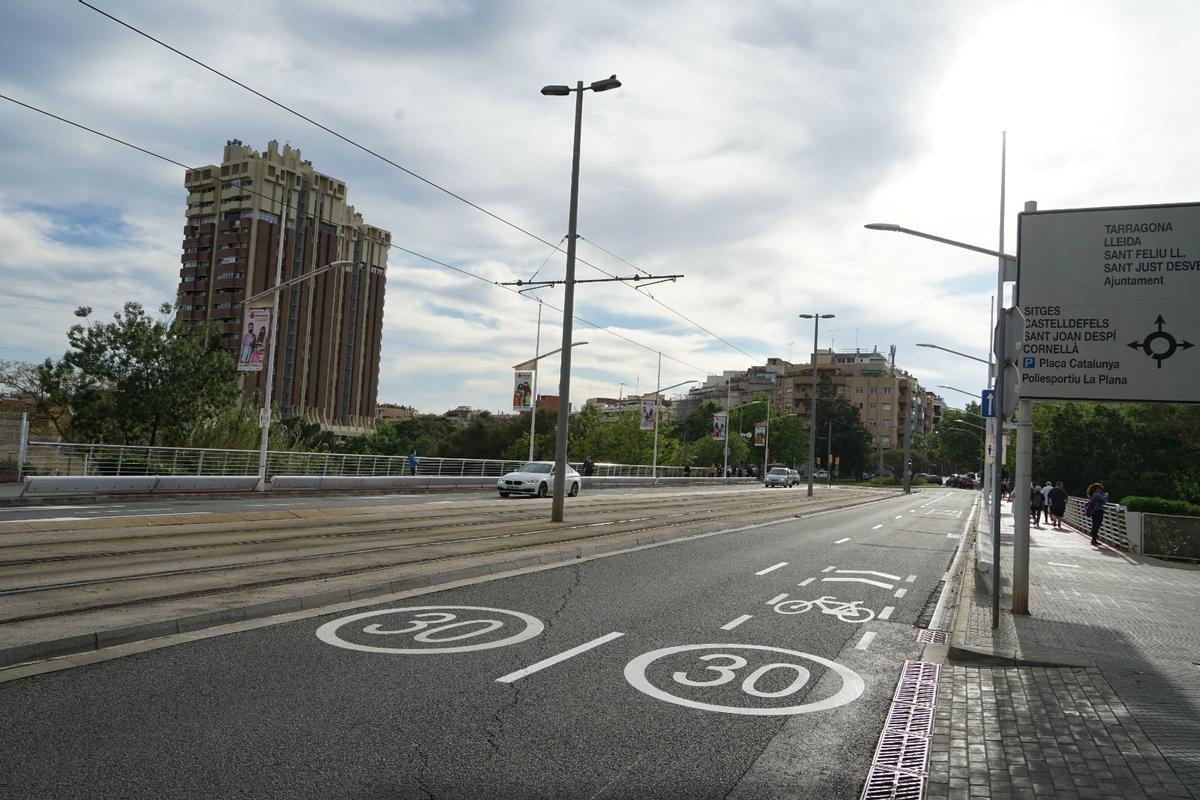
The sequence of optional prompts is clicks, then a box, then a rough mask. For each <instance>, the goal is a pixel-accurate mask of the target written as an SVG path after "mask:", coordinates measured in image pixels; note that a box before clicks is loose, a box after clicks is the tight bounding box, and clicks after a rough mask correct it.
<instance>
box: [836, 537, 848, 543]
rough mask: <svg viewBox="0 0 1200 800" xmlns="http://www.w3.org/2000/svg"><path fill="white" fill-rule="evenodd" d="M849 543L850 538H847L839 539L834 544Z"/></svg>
mask: <svg viewBox="0 0 1200 800" xmlns="http://www.w3.org/2000/svg"><path fill="white" fill-rule="evenodd" d="M848 541H850V537H849V536H847V537H846V538H845V539H838V540H837V541H836V542H834V544H845V543H846V542H848Z"/></svg>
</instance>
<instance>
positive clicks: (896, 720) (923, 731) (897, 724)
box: [884, 703, 933, 736]
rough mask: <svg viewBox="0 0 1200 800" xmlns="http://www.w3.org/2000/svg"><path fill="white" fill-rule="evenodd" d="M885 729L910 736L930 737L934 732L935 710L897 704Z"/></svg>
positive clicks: (889, 713)
mask: <svg viewBox="0 0 1200 800" xmlns="http://www.w3.org/2000/svg"><path fill="white" fill-rule="evenodd" d="M884 727H885V728H886V729H887V730H889V731H895V732H896V733H905V734H908V735H909V736H929V734H930V732H931V731H932V730H933V709H932V708H930V707H929V706H910V705H904V704H901V703H897V704H895V705H893V706H892V710H891V711H889V712H888V718H887V724H886V725H885V726H884Z"/></svg>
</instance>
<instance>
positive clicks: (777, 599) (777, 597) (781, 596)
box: [767, 592, 787, 606]
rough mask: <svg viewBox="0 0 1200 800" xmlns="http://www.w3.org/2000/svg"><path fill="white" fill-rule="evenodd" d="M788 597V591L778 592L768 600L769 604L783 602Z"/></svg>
mask: <svg viewBox="0 0 1200 800" xmlns="http://www.w3.org/2000/svg"><path fill="white" fill-rule="evenodd" d="M786 599H787V592H784V593H783V594H777V595H775V596H774V597H772V598H771V599H770V600H768V601H767V605H769V606H773V605H775V604H776V603H778V602H781V601H783V600H786Z"/></svg>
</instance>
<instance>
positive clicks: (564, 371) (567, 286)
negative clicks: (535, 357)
mask: <svg viewBox="0 0 1200 800" xmlns="http://www.w3.org/2000/svg"><path fill="white" fill-rule="evenodd" d="M620 85H621V82H620V81H619V80H617V76H616V75H613V76H611V77H609V78H605V79H604V80H600V81H594V82H593V83H592V84H591V85H590V86H586V87H585V86H584V85H583V81H579V82H578V83H576V84H575V88H574V89H572V88H571V87H570V86H562V85H554V86H543V87H542V94H544V95H546V96H547V97H566V96H567V95H569V94H571V92H575V147H574V151H573V154H572V156H571V208H570V213H569V215H568V221H567V273H566V277H565V280H564V282H563V283H564V286H563V326H562V354H563V355H562V366H561V367H560V369H559V377H558V440H557V441H556V442H555V446H554V500H553V502H552V504H551V506H550V521H551V522H562V521H563V504H564V500H563V497H564V495H565V492H566V479H567V432H568V431H569V430H570V416H571V322H572V321H573V319H574V314H575V240H576V234H575V230H576V222H577V221H578V216H579V139H580V133H581V129H582V127H583V93H584V91H585V90H586V89H591V90H592V91H593V92H607V91H608V90H609V89H616V88H617V87H618V86H620Z"/></svg>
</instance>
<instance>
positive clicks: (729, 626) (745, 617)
mask: <svg viewBox="0 0 1200 800" xmlns="http://www.w3.org/2000/svg"><path fill="white" fill-rule="evenodd" d="M753 616H754V615H753V614H742V615H741V616H740V617H738V618H737V619H735V620H731V621H730V622H726V623H725V624H724V625H722V626H721V630H723V631H731V630H733V629H734V628H736V627H737V626H738V625H741V624H742V623H743V622H745V621H746V620H748V619H751V618H752V617H753Z"/></svg>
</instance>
